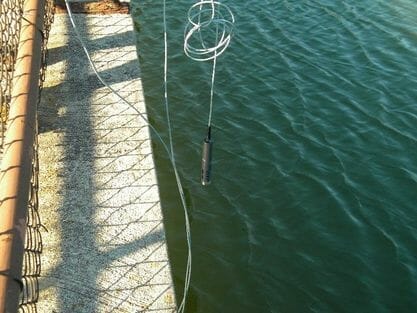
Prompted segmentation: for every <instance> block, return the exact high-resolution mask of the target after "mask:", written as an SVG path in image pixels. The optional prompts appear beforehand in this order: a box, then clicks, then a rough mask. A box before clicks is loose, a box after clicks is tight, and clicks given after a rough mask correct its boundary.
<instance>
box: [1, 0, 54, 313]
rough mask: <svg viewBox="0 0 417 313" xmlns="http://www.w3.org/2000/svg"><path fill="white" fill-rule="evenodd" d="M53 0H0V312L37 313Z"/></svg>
mask: <svg viewBox="0 0 417 313" xmlns="http://www.w3.org/2000/svg"><path fill="white" fill-rule="evenodd" d="M53 8H54V5H53V0H1V3H0V30H1V34H0V61H1V62H0V63H1V64H0V78H1V83H0V165H1V166H0V313H3V312H17V311H18V310H20V311H21V312H36V301H37V299H38V294H39V289H38V277H39V275H40V269H41V266H40V253H41V252H42V237H41V233H40V228H41V227H42V225H41V221H40V217H39V211H38V186H39V184H38V171H39V166H38V154H37V151H38V149H37V147H38V144H37V132H38V130H37V129H38V126H37V104H38V101H39V94H40V92H39V91H40V88H41V86H42V82H43V79H44V73H45V66H46V51H47V50H46V41H47V37H48V33H49V28H50V25H51V23H52V19H53Z"/></svg>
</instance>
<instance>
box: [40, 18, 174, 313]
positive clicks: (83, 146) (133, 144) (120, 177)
mask: <svg viewBox="0 0 417 313" xmlns="http://www.w3.org/2000/svg"><path fill="white" fill-rule="evenodd" d="M75 21H76V23H77V25H78V27H79V30H80V33H81V34H82V36H83V38H84V40H85V42H86V45H87V48H88V50H89V51H90V52H91V55H92V58H93V60H94V62H95V64H96V65H97V68H98V70H99V72H100V74H101V75H102V76H103V78H104V79H105V80H106V81H107V82H109V84H110V85H111V86H112V87H113V88H114V89H116V90H117V91H118V92H119V93H120V94H121V95H122V96H123V97H124V98H126V99H127V100H128V101H129V102H130V103H132V104H133V105H134V107H135V108H136V110H138V111H140V112H141V113H142V114H145V115H146V107H145V102H144V95H143V90H142V83H141V73H140V68H139V64H138V61H137V54H136V46H135V34H134V30H133V23H132V20H131V17H130V15H129V14H126V13H124V14H120V13H112V14H106V15H103V14H76V15H75ZM48 49H49V59H48V70H47V73H46V81H45V83H44V89H43V91H42V98H41V103H40V113H39V125H40V135H39V145H40V152H39V155H40V186H41V187H40V192H39V199H40V212H41V218H42V221H43V224H44V226H45V227H46V229H47V230H48V231H47V232H46V231H45V232H43V234H42V235H43V237H42V241H43V247H44V251H43V255H42V277H41V279H40V297H39V302H38V312H39V313H43V312H45V313H46V312H48V313H50V312H56V313H58V312H96V313H99V312H114V313H116V312H157V313H158V312H161V313H162V312H176V301H175V293H174V287H173V280H172V273H171V267H170V262H169V259H168V253H167V246H166V238H165V231H164V225H163V216H162V210H161V202H160V196H159V188H158V183H157V178H156V173H155V165H154V159H153V152H152V146H151V140H150V134H149V129H148V126H147V125H146V123H145V122H144V121H143V119H141V117H140V116H139V114H138V113H137V112H136V110H134V109H132V108H131V107H129V106H128V105H126V104H125V103H123V102H122V101H121V100H120V99H118V98H117V96H115V95H114V94H113V93H112V92H111V91H110V90H109V89H108V88H106V87H104V86H102V84H101V83H100V82H99V81H98V79H97V78H96V76H95V74H94V73H93V71H92V69H91V68H90V66H89V64H88V61H87V59H86V56H85V55H84V52H83V50H82V48H81V46H80V43H79V41H78V40H77V38H76V36H75V33H74V31H73V29H72V27H71V25H70V22H69V18H68V15H67V14H65V13H57V14H56V15H55V22H54V24H53V25H52V29H51V33H50V38H49V44H48Z"/></svg>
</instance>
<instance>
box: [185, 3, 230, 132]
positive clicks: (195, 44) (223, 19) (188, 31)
mask: <svg viewBox="0 0 417 313" xmlns="http://www.w3.org/2000/svg"><path fill="white" fill-rule="evenodd" d="M187 19H188V21H187V24H186V26H185V31H184V53H185V54H186V55H187V56H188V57H189V58H191V59H192V60H195V61H199V62H204V61H210V60H213V68H212V74H211V88H210V109H209V118H208V127H210V126H211V120H212V115H213V95H214V77H215V73H216V63H217V57H218V56H220V55H221V54H222V53H223V52H224V51H225V50H226V49H227V47H228V46H229V44H230V40H231V38H232V33H233V24H234V23H235V17H234V16H233V13H232V11H231V10H230V8H229V7H228V6H227V5H225V4H223V3H221V2H219V1H214V0H202V1H199V2H197V3H195V4H194V5H192V6H191V7H190V9H189V10H188V16H187Z"/></svg>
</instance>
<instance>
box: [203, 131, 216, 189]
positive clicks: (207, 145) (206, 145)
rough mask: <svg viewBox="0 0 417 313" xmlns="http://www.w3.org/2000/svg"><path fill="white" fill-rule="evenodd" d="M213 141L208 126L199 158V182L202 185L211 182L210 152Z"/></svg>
mask: <svg viewBox="0 0 417 313" xmlns="http://www.w3.org/2000/svg"><path fill="white" fill-rule="evenodd" d="M212 149H213V141H212V140H211V127H209V128H208V131H207V137H206V138H204V141H203V155H202V158H201V184H202V185H203V186H205V185H208V184H210V182H211V154H212Z"/></svg>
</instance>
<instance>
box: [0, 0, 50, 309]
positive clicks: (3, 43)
mask: <svg viewBox="0 0 417 313" xmlns="http://www.w3.org/2000/svg"><path fill="white" fill-rule="evenodd" d="M0 1H1V2H0V61H1V62H0V164H1V162H2V159H3V150H4V145H5V142H4V138H5V133H6V131H7V126H8V125H7V121H8V114H9V109H10V103H11V93H12V88H13V76H14V71H15V67H16V57H17V54H18V47H19V39H20V38H19V34H20V30H21V25H22V20H23V19H25V17H24V16H23V6H24V3H25V1H27V0H0ZM44 3H45V15H44V25H43V28H42V29H38V31H39V32H41V35H42V39H43V40H42V45H41V50H42V51H41V58H42V60H41V72H40V81H39V88H42V83H43V81H44V76H45V67H46V56H47V49H46V44H47V39H48V34H49V29H50V27H51V24H52V21H53V15H54V0H45V1H44ZM36 121H37V118H36ZM36 123H37V122H36ZM35 128H36V131H35V138H34V145H33V151H34V153H33V159H32V178H31V182H30V192H29V199H28V214H27V223H26V226H27V228H26V239H25V253H24V256H23V269H22V283H23V286H22V287H23V290H22V291H23V292H22V296H21V302H20V308H19V311H20V312H36V302H37V300H38V295H39V284H38V278H39V276H40V272H41V260H40V255H41V252H42V237H41V233H40V230H41V227H42V224H41V220H40V216H39V211H38V203H39V202H38V186H39V182H38V172H39V163H38V140H37V125H36V127H35Z"/></svg>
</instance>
